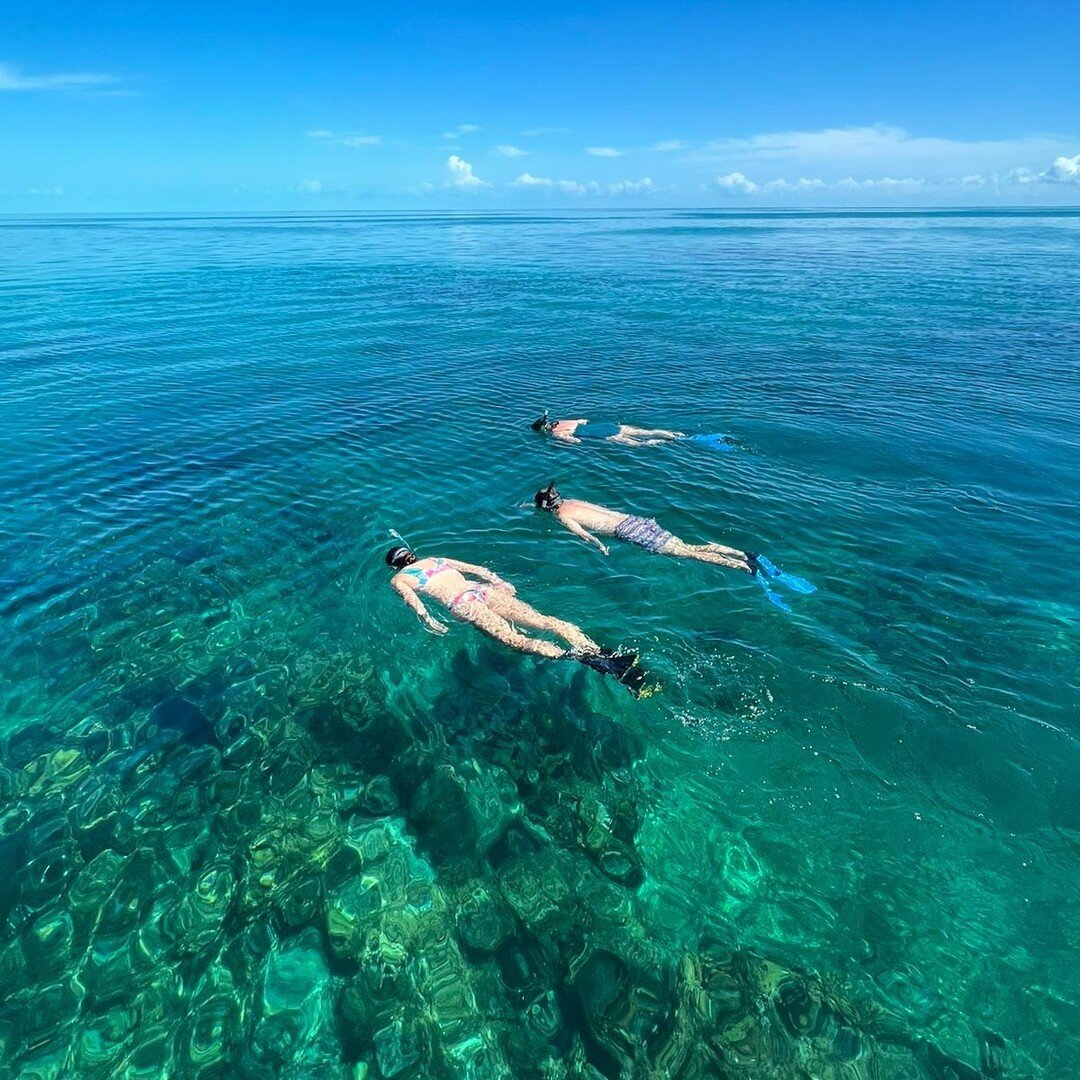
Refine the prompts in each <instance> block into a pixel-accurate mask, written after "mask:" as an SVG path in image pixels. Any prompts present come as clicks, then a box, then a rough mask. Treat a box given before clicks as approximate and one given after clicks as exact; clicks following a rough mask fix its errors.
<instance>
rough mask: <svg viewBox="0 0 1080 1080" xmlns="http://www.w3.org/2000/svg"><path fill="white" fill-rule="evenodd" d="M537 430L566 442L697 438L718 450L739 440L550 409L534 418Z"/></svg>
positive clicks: (643, 443)
mask: <svg viewBox="0 0 1080 1080" xmlns="http://www.w3.org/2000/svg"><path fill="white" fill-rule="evenodd" d="M531 426H532V429H533V431H538V432H541V433H542V434H545V435H550V436H551V437H552V438H553V439H557V440H558V441H559V442H565V443H582V442H609V443H616V444H617V445H619V446H631V447H633V446H661V445H663V444H664V443H671V442H683V441H688V442H696V443H701V444H703V445H705V446H710V447H712V448H714V449H718V450H731V449H734V447H735V441H734V440H733V439H731V438H730V437H729V436H727V435H687V434H685V433H684V432H682V431H671V430H669V429H668V428H640V427H631V426H630V425H629V424H608V423H600V422H596V421H589V420H549V419H548V415H547V413H544V415H543V416H541V417H539V418H538V419H536V420H534V421H533V422H532V425H531Z"/></svg>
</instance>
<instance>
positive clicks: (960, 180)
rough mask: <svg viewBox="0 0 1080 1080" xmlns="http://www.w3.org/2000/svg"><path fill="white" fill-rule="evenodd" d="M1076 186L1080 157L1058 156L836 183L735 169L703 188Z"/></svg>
mask: <svg viewBox="0 0 1080 1080" xmlns="http://www.w3.org/2000/svg"><path fill="white" fill-rule="evenodd" d="M1060 184H1070V185H1071V184H1075V185H1078V186H1080V154H1076V155H1075V156H1074V157H1067V156H1065V155H1061V156H1059V157H1057V158H1055V159H1054V161H1053V162H1051V164H1050V165H1048V166H1047V167H1046V168H1044V169H1041V170H1038V171H1036V170H1034V169H1031V168H1027V167H1024V166H1021V167H1019V168H1015V169H1010V170H1008V171H1007V172H1004V173H999V172H996V171H995V172H991V173H989V174H983V173H965V174H964V175H963V176H956V177H925V176H907V177H894V176H882V177H870V178H866V179H861V180H857V179H856V178H855V177H854V176H845V177H843V178H842V179H839V180H825V179H823V178H821V177H805V176H803V177H800V178H799V179H798V180H787V179H785V178H783V177H778V178H776V179H774V180H766V181H764V182H758V181H756V180H753V179H751V178H750V177H749V176H747V175H746V174H745V173H743V172H741V171H738V170H734V171H732V172H728V173H721V174H720V175H718V176H715V177H713V179H712V180H711V181H710V182H709V183H708V184H707V185H706V189H707V190H708V189H711V190H714V191H719V192H723V193H727V194H731V195H755V196H758V195H791V194H802V195H810V194H827V193H834V194H849V195H855V194H864V193H876V194H879V195H880V194H885V195H913V194H918V193H919V192H939V193H940V192H947V191H949V190H950V189H951V190H955V189H957V188H968V189H980V188H982V189H991V190H993V191H994V192H995V193H998V194H1002V193H1005V194H1007V193H1008V192H1010V191H1012V192H1016V191H1018V190H1019V189H1021V188H1030V187H1032V186H1035V185H1043V186H1044V187H1046V188H1047V189H1049V188H1051V187H1052V186H1053V185H1060Z"/></svg>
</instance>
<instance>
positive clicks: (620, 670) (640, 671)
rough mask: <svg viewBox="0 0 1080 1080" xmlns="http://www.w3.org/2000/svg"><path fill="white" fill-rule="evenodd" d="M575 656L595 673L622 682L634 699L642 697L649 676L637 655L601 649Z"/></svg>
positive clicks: (575, 654)
mask: <svg viewBox="0 0 1080 1080" xmlns="http://www.w3.org/2000/svg"><path fill="white" fill-rule="evenodd" d="M573 656H574V659H575V660H580V661H581V663H583V664H584V665H585V666H586V667H591V668H592V669H593V671H599V672H600V674H601V675H610V676H611V677H612V678H613V679H616V680H618V681H619V682H621V683H622V684H623V686H625V687H626V689H627V690H629V691H630V693H631V694H633V695H634V697H641V695H642V691H643V689H644V686H645V679H646V678H647V677H648V676H647V675H646V674H645V669H644V668H643V667H642V666H641V665H640V664H639V663H638V658H637V653H616V652H613V651H612V650H611V649H601V650H600V651H599V652H594V653H574V654H573Z"/></svg>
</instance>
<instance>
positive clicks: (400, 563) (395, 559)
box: [386, 547, 416, 570]
mask: <svg viewBox="0 0 1080 1080" xmlns="http://www.w3.org/2000/svg"><path fill="white" fill-rule="evenodd" d="M414 562H416V556H415V555H414V554H413V553H412V552H411V551H410V550H409V549H408V548H407V547H392V548H391V549H390V550H389V551H388V552H387V553H386V565H387V566H392V567H393V568H394V569H395V570H401V569H403V568H404V567H406V566H408V565H409V563H414Z"/></svg>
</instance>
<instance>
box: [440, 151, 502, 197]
mask: <svg viewBox="0 0 1080 1080" xmlns="http://www.w3.org/2000/svg"><path fill="white" fill-rule="evenodd" d="M446 167H447V168H448V169H449V170H450V186H451V187H456V188H461V189H462V190H463V191H476V190H477V189H479V188H486V187H491V185H490V184H489V183H488V182H487V181H486V180H481V179H480V177H479V176H477V175H476V174H475V173H474V172H473V167H472V166H471V165H470V164H469V163H468V162H467V161H466V160H465V159H464V158H460V157H458V156H457V154H451V155H450V156H449V157H448V158H447V159H446Z"/></svg>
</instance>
